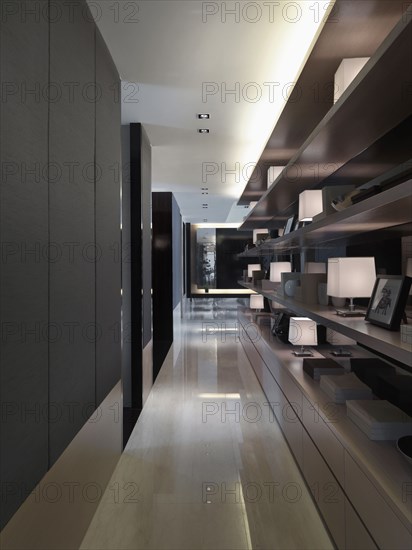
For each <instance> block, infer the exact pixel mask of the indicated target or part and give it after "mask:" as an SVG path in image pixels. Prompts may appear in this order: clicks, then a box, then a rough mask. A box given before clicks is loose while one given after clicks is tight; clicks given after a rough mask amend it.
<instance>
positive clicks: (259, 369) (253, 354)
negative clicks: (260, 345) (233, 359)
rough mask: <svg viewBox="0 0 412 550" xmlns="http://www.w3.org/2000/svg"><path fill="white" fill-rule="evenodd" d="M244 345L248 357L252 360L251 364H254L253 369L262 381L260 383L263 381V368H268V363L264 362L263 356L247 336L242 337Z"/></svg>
mask: <svg viewBox="0 0 412 550" xmlns="http://www.w3.org/2000/svg"><path fill="white" fill-rule="evenodd" d="M242 346H243V349H244V350H245V353H246V356H247V358H248V359H249V361H250V364H251V365H252V368H253V370H254V371H255V374H256V376H257V378H258V380H259V381H260V383H262V376H263V374H262V373H263V370H264V369H266V365H265V364H264V363H263V361H262V358H261V357H260V355H259V354H258V352H257V351H256V348H255V346H254V345H253V343H252V342H251V341H250V340H249V338H247V337H246V336H245V337H244V338H242Z"/></svg>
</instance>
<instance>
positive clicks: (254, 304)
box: [249, 294, 264, 309]
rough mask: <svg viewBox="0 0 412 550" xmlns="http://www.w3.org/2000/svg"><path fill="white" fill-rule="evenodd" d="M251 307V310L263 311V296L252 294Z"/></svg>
mask: <svg viewBox="0 0 412 550" xmlns="http://www.w3.org/2000/svg"><path fill="white" fill-rule="evenodd" d="M249 307H250V309H263V307H264V303H263V296H262V295H261V294H251V296H250V303H249Z"/></svg>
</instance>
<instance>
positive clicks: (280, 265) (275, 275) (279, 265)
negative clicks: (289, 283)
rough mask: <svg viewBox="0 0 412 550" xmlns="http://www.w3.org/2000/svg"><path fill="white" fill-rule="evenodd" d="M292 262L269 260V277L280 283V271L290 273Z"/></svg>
mask: <svg viewBox="0 0 412 550" xmlns="http://www.w3.org/2000/svg"><path fill="white" fill-rule="evenodd" d="M291 271H292V264H291V263H290V262H271V263H270V275H269V279H270V280H271V281H272V282H273V283H280V281H281V276H280V275H281V273H290V272H291Z"/></svg>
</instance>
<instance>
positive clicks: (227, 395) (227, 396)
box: [198, 393, 240, 399]
mask: <svg viewBox="0 0 412 550" xmlns="http://www.w3.org/2000/svg"><path fill="white" fill-rule="evenodd" d="M198 397H200V398H201V399H240V393H199V395H198Z"/></svg>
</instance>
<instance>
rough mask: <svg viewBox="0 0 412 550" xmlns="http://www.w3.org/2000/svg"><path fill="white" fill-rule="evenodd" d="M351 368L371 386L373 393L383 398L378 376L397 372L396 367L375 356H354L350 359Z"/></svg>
mask: <svg viewBox="0 0 412 550" xmlns="http://www.w3.org/2000/svg"><path fill="white" fill-rule="evenodd" d="M350 366H351V370H352V371H353V372H354V373H355V374H356V376H357V377H358V378H359V379H360V380H362V382H364V383H365V384H366V385H367V386H369V387H370V388H371V390H372V391H373V393H374V394H375V395H376V396H377V397H380V398H382V399H385V398H384V397H383V396H382V395H380V394H379V384H378V377H379V376H381V375H387V374H389V375H394V374H396V371H395V367H392V366H391V365H388V363H385V361H382V360H381V359H377V358H376V359H375V358H374V357H370V358H369V357H368V358H352V359H351V360H350Z"/></svg>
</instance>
